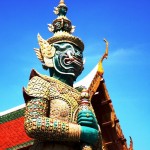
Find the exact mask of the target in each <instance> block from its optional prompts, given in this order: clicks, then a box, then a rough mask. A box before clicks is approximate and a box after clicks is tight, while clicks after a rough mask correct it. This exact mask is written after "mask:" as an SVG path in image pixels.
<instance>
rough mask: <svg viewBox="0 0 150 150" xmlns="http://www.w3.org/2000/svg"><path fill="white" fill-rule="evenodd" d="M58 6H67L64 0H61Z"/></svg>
mask: <svg viewBox="0 0 150 150" xmlns="http://www.w3.org/2000/svg"><path fill="white" fill-rule="evenodd" d="M58 6H66V4H65V2H64V0H60V2H59V5H58Z"/></svg>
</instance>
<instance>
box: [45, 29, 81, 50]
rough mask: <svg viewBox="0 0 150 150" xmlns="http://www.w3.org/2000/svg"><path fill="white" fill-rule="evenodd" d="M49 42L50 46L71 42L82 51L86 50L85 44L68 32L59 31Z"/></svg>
mask: <svg viewBox="0 0 150 150" xmlns="http://www.w3.org/2000/svg"><path fill="white" fill-rule="evenodd" d="M47 41H48V43H49V44H53V43H59V42H69V43H71V44H74V45H76V46H77V47H79V48H80V49H81V50H84V44H83V42H82V41H81V40H80V39H79V38H78V37H75V36H73V35H71V34H69V33H68V32H66V31H58V32H56V33H55V34H54V35H53V36H52V37H51V38H49V39H48V40H47Z"/></svg>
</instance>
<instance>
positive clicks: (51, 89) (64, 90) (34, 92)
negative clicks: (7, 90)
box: [23, 70, 80, 102]
mask: <svg viewBox="0 0 150 150" xmlns="http://www.w3.org/2000/svg"><path fill="white" fill-rule="evenodd" d="M23 96H24V99H25V101H26V102H27V101H29V100H31V99H32V98H44V99H47V100H51V99H55V98H57V97H60V98H63V99H64V98H65V99H66V98H69V99H76V100H77V101H79V99H80V92H78V91H77V90H76V89H74V88H73V87H70V86H68V85H66V84H65V83H63V82H61V81H59V80H57V79H55V78H52V77H49V76H46V75H42V74H39V73H38V72H37V71H35V70H32V71H31V74H30V79H29V83H28V86H27V87H26V88H23Z"/></svg>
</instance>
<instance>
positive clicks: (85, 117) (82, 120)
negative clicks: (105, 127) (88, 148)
mask: <svg viewBox="0 0 150 150" xmlns="http://www.w3.org/2000/svg"><path fill="white" fill-rule="evenodd" d="M77 122H78V124H80V125H81V126H86V127H91V128H94V129H96V130H98V123H97V120H96V118H95V116H94V114H93V113H92V111H90V110H81V111H80V112H79V114H78V118H77Z"/></svg>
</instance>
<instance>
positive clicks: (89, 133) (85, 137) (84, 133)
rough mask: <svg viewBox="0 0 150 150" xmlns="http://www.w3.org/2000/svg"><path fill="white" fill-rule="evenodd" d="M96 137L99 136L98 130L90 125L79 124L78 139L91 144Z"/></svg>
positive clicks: (96, 139)
mask: <svg viewBox="0 0 150 150" xmlns="http://www.w3.org/2000/svg"><path fill="white" fill-rule="evenodd" d="M98 138H99V133H98V130H96V129H94V128H91V127H86V126H81V135H80V140H81V141H82V142H84V143H86V144H89V145H93V144H95V143H96V142H97V141H98Z"/></svg>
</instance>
